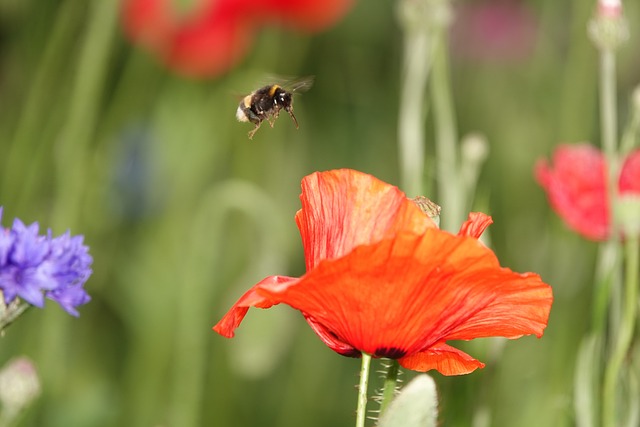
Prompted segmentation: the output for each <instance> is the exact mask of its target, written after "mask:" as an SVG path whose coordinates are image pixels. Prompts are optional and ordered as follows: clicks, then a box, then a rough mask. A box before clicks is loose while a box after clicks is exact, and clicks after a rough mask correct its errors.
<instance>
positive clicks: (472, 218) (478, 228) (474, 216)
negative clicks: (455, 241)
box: [458, 212, 493, 239]
mask: <svg viewBox="0 0 640 427" xmlns="http://www.w3.org/2000/svg"><path fill="white" fill-rule="evenodd" d="M491 224H493V219H492V218H491V217H490V216H489V215H486V214H483V213H482V212H471V213H470V214H469V217H468V218H467V220H466V221H465V222H464V223H462V226H461V227H460V231H458V236H469V237H475V238H476V239H479V238H480V236H481V235H482V233H484V230H486V229H487V227H489V226H490V225H491Z"/></svg>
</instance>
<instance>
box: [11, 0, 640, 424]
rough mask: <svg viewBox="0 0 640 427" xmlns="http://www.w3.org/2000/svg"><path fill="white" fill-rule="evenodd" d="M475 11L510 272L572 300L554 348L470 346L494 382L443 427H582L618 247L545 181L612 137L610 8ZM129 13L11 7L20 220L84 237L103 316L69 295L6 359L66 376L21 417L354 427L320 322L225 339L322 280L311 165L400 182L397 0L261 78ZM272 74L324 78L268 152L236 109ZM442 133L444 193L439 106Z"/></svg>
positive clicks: (499, 1)
mask: <svg viewBox="0 0 640 427" xmlns="http://www.w3.org/2000/svg"><path fill="white" fill-rule="evenodd" d="M454 6H455V11H456V19H455V21H454V24H453V27H452V29H451V32H452V34H451V40H452V43H451V58H452V67H451V78H452V85H453V92H454V96H455V107H456V111H457V120H458V128H459V131H460V134H461V135H464V134H467V133H470V132H480V133H481V134H483V135H485V136H486V138H487V140H488V143H489V150H490V152H489V157H488V159H487V162H486V164H485V165H484V167H483V171H482V174H481V176H480V180H479V183H478V191H477V194H476V198H475V209H480V210H483V211H485V212H487V213H489V214H490V215H492V216H493V218H494V221H495V224H494V225H493V226H492V227H491V228H490V238H491V242H492V247H493V248H494V250H495V252H496V253H497V255H498V257H499V259H500V260H501V263H502V264H503V265H504V266H508V267H510V268H512V269H513V270H516V271H535V272H537V273H539V274H541V275H542V277H543V279H544V280H545V281H546V282H548V283H550V284H551V285H552V286H553V289H554V295H555V303H554V306H553V309H552V312H551V318H550V321H549V326H548V328H547V331H546V333H545V335H544V337H543V338H542V339H539V340H538V339H536V338H533V337H526V338H523V339H520V340H516V341H508V342H507V341H503V340H492V339H487V340H478V341H477V342H471V343H465V344H462V345H463V346H464V349H465V350H467V351H469V352H470V353H471V354H472V355H473V356H475V357H477V358H478V359H480V360H482V361H485V362H487V367H486V368H485V369H483V370H480V371H477V372H475V373H473V374H471V375H467V376H462V377H443V376H441V375H439V374H437V373H435V374H433V376H434V378H435V380H436V382H437V384H438V389H439V393H440V402H441V403H440V408H441V416H440V419H441V425H444V426H475V427H483V426H525V427H526V426H541V425H544V426H569V425H573V421H574V418H573V414H572V391H573V371H574V366H575V356H576V351H577V347H578V345H579V342H580V339H581V338H582V336H583V334H584V333H585V331H587V330H588V328H589V324H588V319H589V313H590V300H591V287H592V277H593V270H594V259H595V253H596V245H595V244H594V243H590V242H587V241H585V240H583V239H581V238H580V237H578V236H577V235H574V234H572V233H571V232H570V231H568V230H567V229H566V227H565V226H564V225H563V224H562V222H561V221H560V220H559V219H558V218H557V217H556V216H555V214H553V213H552V212H551V211H550V209H549V207H548V205H547V202H546V200H545V196H544V193H543V191H542V190H541V189H540V188H539V187H538V186H537V184H536V183H535V181H534V178H533V172H532V168H533V165H534V164H535V162H536V160H537V159H539V158H541V157H544V156H548V155H549V153H550V152H551V150H552V148H553V147H554V146H555V145H556V144H558V143H559V142H577V141H592V142H594V143H596V144H597V143H598V141H599V136H598V135H599V126H598V108H597V93H598V92H597V81H598V80H597V78H598V75H597V55H596V50H595V48H594V47H593V46H592V44H591V43H590V42H589V40H588V38H587V35H586V33H587V31H586V27H587V22H588V20H589V19H590V17H591V16H592V13H593V10H594V7H595V2H594V1H591V0H567V1H557V0H535V1H534V0H530V1H525V0H458V1H456V2H454ZM118 8H119V5H118V2H116V1H104V0H102V1H95V0H94V1H86V0H47V1H36V0H0V205H2V206H4V218H3V220H2V221H3V224H4V226H7V225H9V224H10V221H12V219H13V218H14V217H20V218H21V219H23V220H24V221H25V222H27V223H31V222H33V221H38V222H39V223H40V225H41V227H43V228H51V229H52V230H53V232H54V233H56V234H59V233H62V232H64V231H65V230H67V229H70V230H71V231H72V233H74V234H84V235H85V241H86V243H87V244H88V245H89V246H90V247H91V253H92V255H93V257H94V266H93V268H94V274H93V276H92V277H91V278H90V280H89V282H88V283H87V285H86V288H87V290H88V292H89V293H90V294H91V296H92V298H93V300H92V301H91V302H90V303H89V304H88V305H86V306H83V307H81V308H80V312H81V317H80V318H78V319H75V318H72V317H70V316H69V315H68V314H66V313H65V312H63V310H61V309H60V308H59V307H57V306H56V305H55V304H53V303H51V302H49V303H48V304H47V306H46V308H45V309H44V310H37V309H32V310H30V311H28V312H27V313H26V314H25V315H24V316H23V317H22V318H21V319H20V320H19V321H18V322H16V323H15V324H14V325H12V326H11V327H10V328H9V329H8V330H7V332H6V334H5V336H4V337H2V338H0V364H3V363H4V362H6V361H7V360H8V359H10V358H11V357H12V356H15V355H27V356H29V357H30V358H32V359H33V360H34V362H35V364H36V366H37V369H38V372H39V374H40V376H41V380H42V383H43V394H42V396H41V398H40V399H39V400H38V401H37V402H36V403H35V404H34V405H33V406H32V407H31V408H30V410H29V411H28V413H27V414H26V415H25V416H24V417H23V419H22V424H21V425H24V426H42V427H57V426H65V427H68V426H81V427H92V426H96V427H97V426H149V427H155V426H158V427H159V426H170V427H183V426H184V427H189V426H221V427H227V426H228V427H242V426H278V427H297V426H301V425H304V426H307V427H314V426H318V427H319V426H322V427H326V426H335V427H339V426H345V427H346V426H351V425H353V424H354V423H355V417H354V411H355V406H356V405H355V404H356V390H355V385H356V383H357V375H358V370H359V360H356V359H348V358H343V357H340V356H338V355H336V354H334V353H333V352H332V351H331V350H329V349H328V348H326V347H325V346H324V345H323V344H322V343H321V342H320V340H318V339H317V338H316V337H315V335H314V334H313V332H312V331H311V330H310V329H309V328H308V327H307V325H306V323H305V322H304V321H303V320H302V317H301V316H300V315H299V314H298V313H297V312H294V311H293V310H291V309H289V308H288V307H277V308H274V309H271V310H269V311H260V310H252V311H251V312H250V313H249V316H248V318H247V320H246V322H245V323H244V324H243V326H242V328H240V329H239V330H238V334H237V337H236V338H234V339H233V340H227V339H224V338H222V337H220V336H218V335H217V334H215V333H214V332H213V331H211V326H212V325H214V324H215V323H216V322H217V321H218V320H219V318H220V317H221V316H222V315H223V314H224V312H225V311H226V310H227V309H228V307H229V306H230V305H231V304H232V303H233V302H234V301H235V300H236V298H237V297H238V296H239V295H241V294H242V293H243V292H244V290H246V289H248V288H249V287H250V286H251V285H253V284H254V283H255V282H257V281H258V280H260V279H262V278H263V277H264V276H267V275H271V274H286V275H300V274H302V273H303V272H304V262H303V253H302V247H301V244H300V240H299V235H298V231H297V228H296V226H295V223H294V221H293V216H294V214H295V212H296V210H297V209H298V208H299V199H298V195H299V192H300V179H301V178H302V177H303V176H304V175H306V174H309V173H311V172H313V171H316V170H326V169H333V168H339V167H349V168H354V169H358V170H361V171H365V172H369V173H372V174H373V175H375V176H377V177H379V178H381V179H383V180H385V181H387V182H390V183H394V184H399V176H400V174H399V165H398V155H397V152H398V148H397V123H398V117H397V116H398V103H399V87H400V79H401V60H402V37H403V33H402V30H401V28H400V26H399V24H398V20H397V19H396V14H395V10H396V9H395V8H396V4H395V2H394V1H390V0H389V1H373V0H358V1H357V2H356V3H355V5H354V7H353V8H352V9H351V10H350V12H349V13H348V14H347V15H346V17H345V18H344V19H343V20H341V21H340V22H339V23H337V24H336V25H335V26H334V27H332V28H330V29H328V30H326V31H324V32H322V33H319V34H315V35H308V34H301V33H297V32H294V31H290V30H286V29H281V28H278V27H270V28H266V29H264V30H263V31H262V32H261V33H260V34H259V36H258V37H257V38H256V40H255V44H254V45H253V46H252V48H251V49H250V51H249V53H248V55H247V56H246V57H245V58H244V59H243V60H242V61H241V62H240V64H239V65H238V66H237V67H235V68H234V69H232V70H231V71H229V72H228V73H226V74H224V75H222V76H218V77H215V78H205V79H197V80H196V79H189V78H185V77H182V76H180V75H178V74H176V73H174V72H172V71H171V70H169V69H167V68H166V67H165V66H163V65H162V64H160V63H159V62H158V61H156V59H155V58H154V57H152V56H151V55H149V54H148V53H146V52H144V51H143V50H141V49H139V48H137V47H135V46H132V44H131V43H130V41H129V40H127V38H126V36H125V35H124V34H123V31H122V28H121V25H120V22H119V15H118ZM625 10H626V14H627V17H628V20H629V22H630V23H631V26H630V27H631V28H630V29H631V39H630V41H629V42H628V43H627V44H626V45H625V46H624V47H623V48H622V49H621V51H620V55H619V62H618V64H619V108H620V111H621V114H620V120H621V122H623V121H624V120H625V118H626V116H627V113H628V110H629V95H630V93H631V90H632V89H633V87H634V86H635V85H636V84H638V83H639V82H640V55H638V52H639V51H640V50H639V46H640V36H639V34H640V32H639V31H638V27H637V26H636V23H638V22H640V4H639V3H637V2H631V1H628V2H626V4H625ZM269 74H280V75H296V76H304V75H315V76H316V82H315V85H314V87H313V88H312V89H311V90H310V91H309V92H308V93H305V94H303V95H301V96H299V97H297V98H296V115H297V117H298V121H299V122H300V129H299V130H295V128H294V127H293V125H292V123H291V122H290V120H289V118H288V117H286V116H283V117H281V118H280V119H279V120H278V122H277V123H276V125H275V127H274V128H273V129H271V128H269V127H268V126H266V125H265V126H263V128H262V129H260V131H259V132H258V133H257V134H256V136H255V137H254V139H253V141H249V140H248V139H247V132H248V131H249V130H250V129H251V126H250V125H247V124H241V123H238V122H236V119H235V117H234V115H235V109H236V107H237V103H238V99H239V98H238V95H242V94H244V93H246V92H248V91H251V90H252V89H255V88H256V86H257V85H259V84H260V82H261V81H263V76H265V75H269ZM425 129H426V135H427V141H426V143H427V152H428V158H427V172H426V175H425V183H426V184H427V186H430V185H432V183H433V177H434V172H433V170H434V169H433V168H434V161H433V141H432V140H433V125H432V117H431V115H430V114H428V115H427V118H426V120H425ZM427 195H429V194H427ZM436 201H437V200H436ZM444 208H445V209H446V206H445V207H444ZM375 366H377V367H379V366H380V365H379V364H378V365H375ZM411 376H412V374H411V373H405V375H404V378H405V379H409V378H411ZM373 382H374V386H373V387H374V388H375V387H376V386H377V385H379V380H376V379H373ZM375 407H376V405H375V404H374V403H370V405H369V408H370V409H375Z"/></svg>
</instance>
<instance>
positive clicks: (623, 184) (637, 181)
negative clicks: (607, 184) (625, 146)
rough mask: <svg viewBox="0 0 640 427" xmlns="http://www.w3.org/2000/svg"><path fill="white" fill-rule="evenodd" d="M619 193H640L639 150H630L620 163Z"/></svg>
mask: <svg viewBox="0 0 640 427" xmlns="http://www.w3.org/2000/svg"><path fill="white" fill-rule="evenodd" d="M620 193H622V194H624V193H635V194H640V150H634V151H632V152H631V153H630V154H629V155H628V156H627V158H626V159H625V161H624V164H623V165H622V170H621V172H620Z"/></svg>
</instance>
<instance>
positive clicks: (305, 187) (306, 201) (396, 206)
mask: <svg viewBox="0 0 640 427" xmlns="http://www.w3.org/2000/svg"><path fill="white" fill-rule="evenodd" d="M300 200H301V201H302V209H300V210H299V211H298V213H297V214H296V223H297V224H298V228H299V229H300V234H301V235H302V244H303V247H304V253H305V260H306V264H307V271H309V270H311V269H313V268H314V267H315V266H316V265H317V264H318V262H320V261H321V260H323V259H334V258H339V257H341V256H343V255H345V254H347V253H349V252H350V251H351V250H352V249H353V248H355V247H356V246H358V245H362V244H368V243H373V242H375V241H378V240H381V239H382V238H384V237H389V236H392V235H393V234H395V233H396V232H398V231H402V230H405V231H412V232H414V233H416V234H422V233H423V232H424V230H426V229H427V228H435V227H436V224H435V223H434V222H433V221H432V220H431V219H430V218H429V217H427V216H426V215H425V214H424V213H422V211H421V210H420V209H419V208H418V207H417V206H416V205H415V204H414V203H413V202H412V201H410V200H409V199H407V197H406V195H405V194H404V193H403V192H402V191H400V189H398V188H397V187H395V186H393V185H390V184H387V183H385V182H383V181H380V180H379V179H377V178H375V177H373V176H371V175H368V174H365V173H362V172H358V171H354V170H348V169H340V170H333V171H329V172H316V173H313V174H311V175H309V176H306V177H305V178H304V179H303V180H302V194H301V195H300Z"/></svg>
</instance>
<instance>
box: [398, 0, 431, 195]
mask: <svg viewBox="0 0 640 427" xmlns="http://www.w3.org/2000/svg"><path fill="white" fill-rule="evenodd" d="M398 6H399V8H398V18H399V21H400V24H401V26H402V28H403V30H404V52H403V64H402V65H403V70H402V71H403V74H402V79H401V90H400V105H399V114H398V151H399V153H398V154H399V158H400V173H401V185H402V189H403V190H404V192H405V193H406V194H407V195H408V196H409V197H415V196H420V195H423V192H424V185H423V180H424V155H425V148H424V145H425V141H424V129H423V126H424V125H423V123H424V118H425V116H426V106H425V92H426V88H427V82H428V80H429V79H428V76H429V71H430V69H431V62H432V56H433V55H432V51H433V37H432V34H431V33H432V31H431V27H430V25H428V19H429V15H428V13H429V10H428V8H426V7H424V4H423V3H421V2H410V1H401V2H399V3H398Z"/></svg>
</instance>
